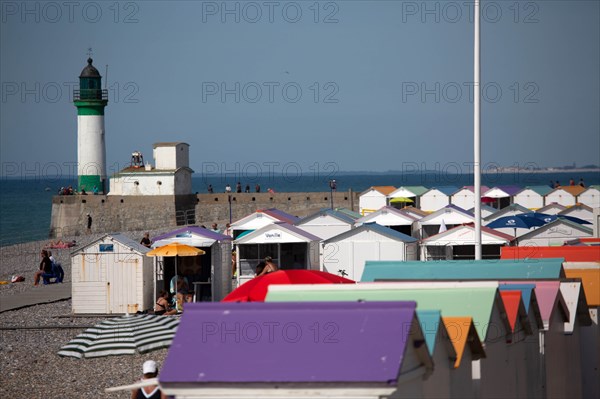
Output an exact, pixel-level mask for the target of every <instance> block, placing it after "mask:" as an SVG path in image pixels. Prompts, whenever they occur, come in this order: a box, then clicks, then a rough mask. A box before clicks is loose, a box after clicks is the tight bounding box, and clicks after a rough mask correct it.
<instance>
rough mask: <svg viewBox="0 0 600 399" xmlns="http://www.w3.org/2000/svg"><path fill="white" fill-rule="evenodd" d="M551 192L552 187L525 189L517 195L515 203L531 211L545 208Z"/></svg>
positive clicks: (514, 198)
mask: <svg viewBox="0 0 600 399" xmlns="http://www.w3.org/2000/svg"><path fill="white" fill-rule="evenodd" d="M550 191H552V188H551V187H550V186H530V187H525V188H524V189H522V190H521V191H519V192H518V193H516V194H515V196H514V197H513V203H514V204H518V205H521V206H523V207H525V208H527V209H530V210H536V209H539V208H541V207H543V206H544V200H545V197H546V195H547V194H548V193H549V192H550Z"/></svg>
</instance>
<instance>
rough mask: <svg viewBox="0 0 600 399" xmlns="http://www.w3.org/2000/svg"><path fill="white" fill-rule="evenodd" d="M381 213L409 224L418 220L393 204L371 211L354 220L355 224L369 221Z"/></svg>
mask: <svg viewBox="0 0 600 399" xmlns="http://www.w3.org/2000/svg"><path fill="white" fill-rule="evenodd" d="M382 215H387V216H388V217H389V218H390V219H394V218H398V219H402V220H404V221H406V222H409V224H411V223H412V222H414V221H416V220H418V219H417V218H416V217H414V216H412V215H411V214H410V213H408V212H405V211H404V210H403V209H397V208H394V207H393V206H384V207H381V208H379V209H378V210H376V211H375V212H371V213H369V214H367V215H365V216H363V217H361V218H360V219H357V220H356V222H355V223H356V224H360V223H369V222H370V221H372V220H374V219H377V218H378V217H380V216H382Z"/></svg>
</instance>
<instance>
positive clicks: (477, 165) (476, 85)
mask: <svg viewBox="0 0 600 399" xmlns="http://www.w3.org/2000/svg"><path fill="white" fill-rule="evenodd" d="M473 11H474V12H473V15H474V17H475V19H474V26H475V32H474V37H475V40H474V49H473V50H474V52H473V55H474V57H473V58H474V65H473V66H474V68H473V75H474V76H473V90H474V93H473V94H474V95H473V111H474V113H473V136H474V137H473V146H474V151H473V152H474V154H473V155H474V160H473V177H474V180H475V181H474V185H475V259H476V260H480V259H481V85H480V78H481V72H480V66H481V65H480V61H481V60H480V44H479V38H480V19H479V17H480V15H481V12H480V8H479V0H475V8H474V10H473Z"/></svg>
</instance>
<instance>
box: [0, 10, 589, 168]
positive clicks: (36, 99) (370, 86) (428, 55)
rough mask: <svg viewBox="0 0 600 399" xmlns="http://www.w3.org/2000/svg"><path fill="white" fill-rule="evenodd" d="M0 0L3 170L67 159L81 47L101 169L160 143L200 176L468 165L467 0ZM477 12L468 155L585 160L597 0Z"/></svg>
mask: <svg viewBox="0 0 600 399" xmlns="http://www.w3.org/2000/svg"><path fill="white" fill-rule="evenodd" d="M0 5H1V10H0V11H1V16H0V44H1V46H0V81H1V84H2V90H1V99H0V101H1V102H0V107H1V108H0V134H1V136H0V144H1V145H0V157H1V160H0V163H1V166H2V170H1V173H0V175H2V176H18V175H27V174H35V173H42V174H44V173H47V174H57V173H62V174H69V172H70V171H71V172H72V171H73V170H74V169H73V165H74V163H75V162H76V160H77V153H76V151H77V117H76V115H77V113H76V108H75V107H74V105H73V103H72V96H71V93H72V90H73V89H74V88H76V86H75V84H76V82H77V81H78V76H79V74H80V73H81V70H82V69H83V67H84V66H85V65H86V59H87V58H88V53H89V49H90V48H91V49H92V50H91V54H92V58H93V59H94V65H95V66H96V67H97V68H98V70H99V71H100V73H101V74H102V75H103V85H104V84H106V85H107V89H108V91H109V103H108V106H107V108H106V115H105V123H106V151H107V164H108V171H109V173H112V172H115V171H117V170H119V169H120V168H122V167H124V166H127V164H128V162H129V161H130V158H131V152H132V151H136V150H139V151H141V152H142V153H143V154H144V155H145V159H146V160H147V161H150V162H152V145H153V143H156V142H172V141H183V142H186V143H188V144H190V158H191V159H190V166H191V167H192V169H194V170H195V172H196V173H200V174H201V173H203V172H207V171H208V170H210V171H211V172H210V173H214V172H215V170H217V171H218V170H221V171H222V172H231V171H236V170H237V171H242V172H243V171H244V170H248V169H253V170H255V169H256V168H260V169H261V170H262V171H267V170H269V171H274V172H283V173H285V172H286V169H289V168H294V169H298V168H300V169H301V170H302V172H303V173H304V174H310V173H314V172H315V171H326V170H330V169H331V168H334V169H336V170H339V171H388V170H396V171H403V170H405V171H406V170H409V169H410V170H414V169H415V167H416V168H421V169H440V168H444V165H448V164H452V165H461V167H463V168H464V170H465V171H466V170H468V169H469V168H470V164H471V162H472V160H473V104H472V82H473V23H472V22H473V9H472V6H471V5H470V4H469V2H465V1H456V2H454V1H416V2H413V1H390V0H388V1H378V0H373V1H314V0H311V1H257V2H252V1H249V2H246V1H124V2H116V1H108V2H103V1H95V2H79V1H70V2H63V1H57V2H53V1H48V2H41V1H4V0H2V1H0ZM482 7H483V8H482V34H481V43H482V46H481V47H482V58H481V65H482V85H483V94H482V96H483V104H482V133H481V134H482V166H483V167H484V168H489V167H490V165H491V166H493V165H501V166H521V167H528V168H530V167H535V166H537V167H546V166H561V165H572V164H573V163H576V164H577V165H578V166H583V165H586V164H600V116H599V109H600V73H599V71H600V55H599V53H600V43H599V42H600V1H598V0H592V1H515V0H513V1H487V0H482ZM107 72H108V73H107Z"/></svg>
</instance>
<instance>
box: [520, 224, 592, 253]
mask: <svg viewBox="0 0 600 399" xmlns="http://www.w3.org/2000/svg"><path fill="white" fill-rule="evenodd" d="M592 233H593V230H592V229H591V228H589V227H586V226H584V225H582V224H579V223H576V222H572V221H570V220H567V219H561V218H559V219H556V220H554V221H553V222H550V223H547V224H545V225H543V226H540V227H538V228H536V229H535V230H532V231H530V232H528V233H525V234H523V235H521V236H519V237H517V239H516V242H517V244H518V245H519V246H521V247H527V246H529V247H534V246H540V247H546V246H556V245H564V244H565V243H566V242H567V241H570V240H573V239H575V238H586V237H592Z"/></svg>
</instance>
